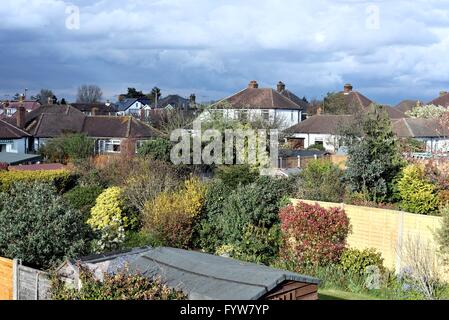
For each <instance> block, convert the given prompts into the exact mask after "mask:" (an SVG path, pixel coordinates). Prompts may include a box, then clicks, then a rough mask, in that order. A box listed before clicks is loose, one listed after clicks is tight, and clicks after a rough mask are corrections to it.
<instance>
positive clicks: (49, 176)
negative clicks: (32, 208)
mask: <svg viewBox="0 0 449 320" xmlns="http://www.w3.org/2000/svg"><path fill="white" fill-rule="evenodd" d="M33 181H40V182H50V183H54V185H55V186H56V188H57V190H58V191H60V192H64V191H65V190H67V189H69V188H70V187H71V185H73V184H74V181H75V177H74V176H73V175H71V173H70V171H68V170H46V171H44V170H41V171H1V172H0V189H1V191H8V190H9V189H10V187H11V184H12V183H15V182H25V183H30V182H33Z"/></svg>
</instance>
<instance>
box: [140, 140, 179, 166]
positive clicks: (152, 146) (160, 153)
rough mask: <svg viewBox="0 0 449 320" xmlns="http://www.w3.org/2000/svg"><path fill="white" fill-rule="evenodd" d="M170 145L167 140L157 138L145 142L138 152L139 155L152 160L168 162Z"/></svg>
mask: <svg viewBox="0 0 449 320" xmlns="http://www.w3.org/2000/svg"><path fill="white" fill-rule="evenodd" d="M171 149H172V143H171V142H170V141H169V140H166V139H162V138H157V139H154V140H150V141H147V142H145V143H144V144H143V146H141V147H140V148H139V150H138V153H139V155H141V156H144V157H151V158H152V159H153V160H159V161H163V162H170V152H171Z"/></svg>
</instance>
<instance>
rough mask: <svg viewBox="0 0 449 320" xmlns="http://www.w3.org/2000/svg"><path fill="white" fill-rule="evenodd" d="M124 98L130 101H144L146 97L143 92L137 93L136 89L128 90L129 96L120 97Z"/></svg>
mask: <svg viewBox="0 0 449 320" xmlns="http://www.w3.org/2000/svg"><path fill="white" fill-rule="evenodd" d="M120 96H121V97H123V98H125V99H126V98H128V99H142V98H145V97H146V95H145V94H144V93H143V92H142V91H137V89H136V88H128V93H127V94H122V95H120Z"/></svg>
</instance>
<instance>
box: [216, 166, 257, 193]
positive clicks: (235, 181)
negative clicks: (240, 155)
mask: <svg viewBox="0 0 449 320" xmlns="http://www.w3.org/2000/svg"><path fill="white" fill-rule="evenodd" d="M215 176H216V178H217V179H220V180H222V181H223V183H224V184H225V185H227V186H229V187H230V188H237V187H238V186H239V185H241V184H242V185H248V184H251V183H253V182H255V181H256V180H257V178H258V177H259V172H258V171H257V170H256V169H254V168H252V167H251V166H249V165H232V166H221V167H219V168H218V169H217V170H216V172H215Z"/></svg>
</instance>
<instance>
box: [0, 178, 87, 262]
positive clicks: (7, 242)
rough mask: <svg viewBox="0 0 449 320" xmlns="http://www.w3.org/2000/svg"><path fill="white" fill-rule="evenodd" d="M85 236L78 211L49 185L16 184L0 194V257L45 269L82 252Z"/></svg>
mask: <svg viewBox="0 0 449 320" xmlns="http://www.w3.org/2000/svg"><path fill="white" fill-rule="evenodd" d="M87 235H88V228H87V227H86V225H85V224H84V222H83V217H82V214H81V212H80V211H78V210H75V209H73V208H70V207H67V205H66V203H65V201H64V200H63V198H62V197H61V196H60V195H59V194H58V193H57V191H56V189H55V187H54V186H53V185H51V184H50V183H44V182H37V181H34V182H17V183H14V184H12V185H11V189H10V193H4V192H3V193H0V256H4V257H8V258H11V259H12V258H17V259H22V260H23V261H24V263H26V264H27V265H30V266H32V267H36V268H49V267H51V266H55V264H57V263H59V262H61V261H62V260H64V259H66V258H72V257H76V256H78V255H82V254H84V253H86V248H87V240H86V239H87Z"/></svg>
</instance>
